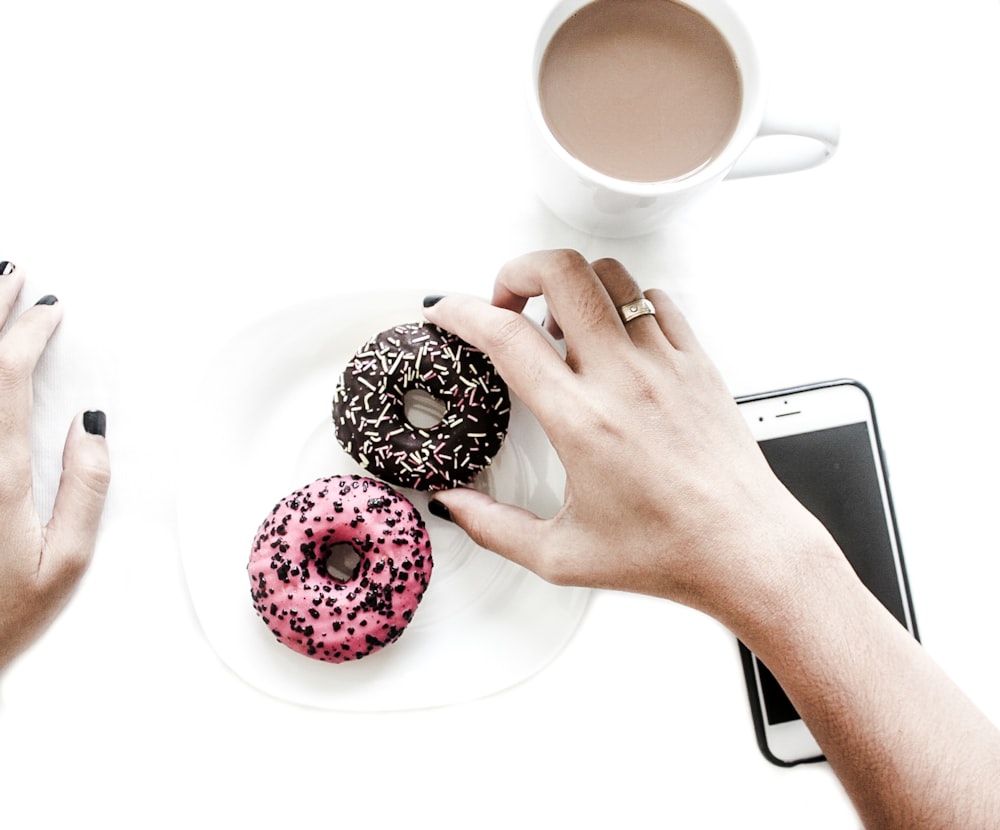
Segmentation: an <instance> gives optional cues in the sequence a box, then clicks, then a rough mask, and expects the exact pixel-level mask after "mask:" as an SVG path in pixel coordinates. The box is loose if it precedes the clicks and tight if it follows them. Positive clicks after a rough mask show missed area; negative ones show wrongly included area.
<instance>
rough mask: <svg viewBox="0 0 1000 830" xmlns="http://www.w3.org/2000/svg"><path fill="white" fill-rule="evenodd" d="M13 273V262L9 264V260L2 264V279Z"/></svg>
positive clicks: (0, 268) (0, 270) (0, 275)
mask: <svg viewBox="0 0 1000 830" xmlns="http://www.w3.org/2000/svg"><path fill="white" fill-rule="evenodd" d="M13 273H14V263H13V262H7V260H4V261H3V262H0V277H6V276H7V275H8V274H13Z"/></svg>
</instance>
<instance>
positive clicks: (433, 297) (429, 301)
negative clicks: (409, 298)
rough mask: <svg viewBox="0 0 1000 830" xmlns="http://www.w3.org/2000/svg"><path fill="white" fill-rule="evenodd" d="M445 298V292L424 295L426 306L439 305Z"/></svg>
mask: <svg viewBox="0 0 1000 830" xmlns="http://www.w3.org/2000/svg"><path fill="white" fill-rule="evenodd" d="M443 299H444V294H428V295H427V296H426V297H424V308H430V307H431V306H432V305H437V304H438V303H439V302H440V301H441V300H443Z"/></svg>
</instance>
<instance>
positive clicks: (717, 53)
mask: <svg viewBox="0 0 1000 830" xmlns="http://www.w3.org/2000/svg"><path fill="white" fill-rule="evenodd" d="M741 97H742V85H741V82H740V73H739V69H738V68H737V66H736V57H735V55H734V54H733V51H732V49H731V48H730V47H729V44H728V43H727V42H726V40H725V38H723V37H722V34H721V33H720V32H719V30H718V29H716V28H715V27H714V26H713V25H712V24H711V23H709V22H708V20H706V19H705V17H703V16H702V15H701V14H699V13H698V12H696V11H694V10H693V9H691V8H689V7H687V6H683V5H681V4H680V3H674V2H670V0H655V2H650V0H594V2H592V3H589V4H588V5H586V6H584V7H583V8H581V9H580V10H579V11H578V12H576V14H574V15H572V16H571V17H570V18H569V19H568V20H566V22H565V23H563V24H562V26H560V27H559V29H558V31H556V33H555V35H553V37H552V39H551V40H550V41H549V43H548V47H547V48H546V50H545V54H544V56H543V57H542V64H541V68H540V70H539V73H538V98H539V102H540V104H541V108H542V114H543V116H544V118H545V123H546V124H547V125H548V127H549V129H550V130H551V131H552V134H553V135H554V136H555V137H556V138H557V139H558V141H559V143H560V144H561V145H562V146H563V147H565V148H566V150H567V151H568V152H569V153H571V154H572V155H573V156H575V157H576V158H578V159H580V161H582V162H583V163H584V164H586V165H587V166H588V167H591V168H593V169H594V170H598V171H600V172H602V173H606V174H607V175H609V176H613V177H614V178H616V179H624V180H626V181H632V182H658V181H664V180H666V179H676V178H679V177H681V176H685V175H687V174H688V173H691V172H693V171H695V170H698V169H700V168H701V167H703V166H704V165H705V164H707V163H708V162H710V161H711V160H712V159H713V158H715V157H716V156H717V155H719V153H720V152H721V151H722V150H723V149H724V148H725V146H726V144H727V143H728V142H729V139H730V138H732V135H733V132H734V130H735V129H736V124H737V122H738V121H739V117H740V99H741Z"/></svg>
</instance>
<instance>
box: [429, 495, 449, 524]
mask: <svg viewBox="0 0 1000 830" xmlns="http://www.w3.org/2000/svg"><path fill="white" fill-rule="evenodd" d="M427 509H428V510H430V511H431V515H432V516H437V517H438V518H439V519H444V520H445V521H446V522H453V521H455V520H454V519H453V518H452V517H451V511H450V510H449V509H448V508H447V507H445V506H444V505H443V504H442V503H441V502H439V501H438V500H437V499H431V500H430V501H429V502H427Z"/></svg>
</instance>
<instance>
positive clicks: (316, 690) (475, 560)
mask: <svg viewBox="0 0 1000 830" xmlns="http://www.w3.org/2000/svg"><path fill="white" fill-rule="evenodd" d="M420 296H422V295H413V296H400V295H388V296H387V295H384V294H379V295H370V294H369V295H353V296H347V297H332V298H329V299H321V300H315V301H312V302H309V303H308V304H305V305H302V306H298V307H295V308H291V309H288V310H286V311H282V312H279V313H276V314H274V315H272V316H270V317H268V318H266V319H263V320H261V321H259V322H258V323H256V324H254V325H253V326H251V327H249V328H248V329H246V330H245V331H244V332H243V333H242V334H240V335H239V336H237V337H236V338H235V339H234V340H233V341H232V342H231V343H230V344H229V346H228V347H227V348H226V349H225V350H224V351H223V352H222V353H221V354H220V355H218V356H217V357H216V358H215V359H214V360H212V361H210V362H209V363H208V364H207V365H208V366H209V367H210V368H209V371H208V374H207V376H206V378H205V379H204V382H203V383H202V384H201V385H200V387H199V388H198V390H197V392H196V398H195V401H194V403H195V405H196V407H197V411H198V412H199V418H198V425H197V430H196V431H195V432H194V433H193V434H192V435H191V436H190V441H188V442H186V443H187V446H188V447H189V448H190V455H189V457H187V458H185V459H184V465H183V467H182V469H184V470H185V474H186V476H187V483H186V485H185V486H183V487H182V488H181V489H182V491H183V492H181V493H180V494H179V520H180V531H181V549H182V554H181V556H182V560H183V563H184V570H185V574H186V576H187V581H188V586H189V588H190V592H191V597H192V600H193V603H194V607H195V610H196V612H197V614H198V618H199V620H200V622H201V624H202V627H203V629H204V631H205V634H206V636H207V637H208V640H209V641H210V643H211V644H212V646H213V647H214V648H215V650H216V651H217V652H218V654H219V656H220V657H221V658H222V659H223V660H224V661H225V662H226V663H227V664H228V665H229V666H230V667H231V668H232V669H233V670H234V671H236V673H237V674H239V675H240V676H241V677H242V678H243V679H244V680H246V681H247V682H248V683H250V684H252V685H253V686H256V687H257V688H259V689H260V690H262V691H264V692H267V693H269V694H271V695H274V696H276V697H279V698H282V699H285V700H289V701H292V702H295V703H301V704H306V705H312V706H319V707H323V708H329V709H340V710H349V711H376V710H401V709H413V708H422V707H429V706H441V705H444V704H449V703H455V702H459V701H464V700H470V699H474V698H477V697H482V696H484V695H488V694H492V693H494V692H497V691H500V690H502V689H504V688H507V687H510V686H512V685H514V684H516V683H518V682H520V681H522V680H524V679H525V678H527V677H529V676H531V675H532V674H534V673H535V672H537V671H539V670H540V669H542V668H543V667H544V666H545V665H547V664H548V663H549V662H550V661H551V660H552V659H553V658H554V657H555V656H556V655H557V654H558V653H559V651H560V650H561V649H562V648H563V646H564V645H565V644H566V643H567V642H568V641H569V639H570V637H572V635H573V633H574V631H575V630H576V627H577V625H578V624H579V622H580V619H581V618H582V616H583V614H584V611H585V609H586V605H587V600H588V597H589V592H588V591H586V590H583V589H572V588H560V587H556V586H553V585H550V584H548V583H547V582H545V581H543V580H541V579H539V578H538V577H536V576H535V575H534V574H532V573H530V572H528V571H526V570H525V569H523V568H521V567H519V566H517V565H514V564H512V563H510V562H508V561H507V560H505V559H502V558H501V557H499V556H497V555H495V554H493V553H491V552H489V551H485V550H483V549H481V548H479V547H478V546H476V545H475V544H474V543H472V542H471V541H470V540H469V538H468V537H467V536H466V535H465V534H464V533H463V532H462V531H461V530H460V529H459V528H458V527H457V526H455V525H453V524H451V523H449V522H446V521H442V520H440V519H437V518H436V517H434V516H431V515H430V513H429V512H428V510H427V501H428V497H427V495H426V494H424V493H419V492H416V491H413V490H402V491H401V492H403V493H404V494H405V495H406V496H407V497H408V498H410V500H411V501H413V503H414V504H415V505H416V506H417V508H418V509H419V510H420V512H421V515H422V516H423V517H424V521H425V522H426V523H427V526H428V531H429V533H430V537H431V544H432V547H433V556H434V571H433V575H432V577H431V582H430V586H429V587H428V590H427V593H426V594H425V595H424V599H423V602H422V603H421V605H420V608H419V609H418V611H417V613H416V614H415V616H414V618H413V622H412V623H411V624H410V625H409V627H408V628H407V630H406V632H405V633H404V634H403V636H402V637H401V638H400V639H399V640H398V641H397V642H396V643H394V644H393V645H391V646H389V647H388V648H385V649H383V650H382V651H379V652H376V653H375V654H372V655H369V656H368V657H365V658H364V659H363V660H360V661H357V662H351V663H341V664H337V665H334V664H328V663H323V662H320V661H316V660H312V659H309V658H307V657H303V656H301V655H299V654H296V653H294V652H292V651H291V650H289V649H288V648H286V647H285V646H282V645H281V644H280V643H278V642H277V640H276V639H275V638H274V637H273V635H272V634H271V633H270V631H269V630H268V629H267V626H266V625H264V623H263V622H261V620H260V619H259V618H258V617H257V615H256V613H255V611H254V609H253V605H252V603H251V601H250V588H249V582H248V580H247V575H246V564H247V559H248V557H249V554H250V545H251V543H252V541H253V538H254V533H255V531H256V530H257V527H258V526H259V524H260V522H261V521H262V520H263V519H264V518H265V516H266V515H267V514H268V512H269V511H270V510H271V508H272V507H273V506H274V505H275V503H276V502H277V501H278V500H279V499H281V498H282V497H284V496H285V495H286V494H288V493H290V492H291V491H293V490H294V489H296V488H297V487H299V486H301V485H303V484H305V483H307V482H310V481H313V480H315V479H317V478H322V477H325V476H329V475H347V474H351V473H358V474H361V475H367V473H366V471H365V470H363V469H362V468H360V467H359V466H358V465H357V464H356V463H355V462H354V461H353V460H352V459H351V458H350V457H349V456H347V455H346V454H345V453H344V452H343V450H342V449H341V448H340V445H339V444H338V443H337V440H336V436H335V435H334V430H333V423H332V420H331V417H330V410H331V402H332V398H333V390H334V386H335V384H336V382H337V378H338V377H339V375H340V372H341V371H342V370H343V368H344V366H345V365H346V364H347V362H348V360H350V358H351V357H352V355H353V354H354V352H355V351H356V350H357V348H358V347H359V346H360V345H361V344H362V343H363V342H364V341H365V340H366V339H367V338H368V337H370V336H371V335H373V334H375V333H377V332H379V331H382V330H384V329H386V328H389V327H391V326H393V325H396V324H398V323H405V322H411V321H415V320H420V319H421V315H420V308H421V305H420ZM564 481H565V478H564V473H563V469H562V466H561V465H560V464H559V461H558V459H557V457H556V455H555V452H554V451H553V450H552V448H551V445H550V444H549V442H548V440H547V438H546V437H545V434H544V433H543V432H542V430H541V428H540V427H539V426H538V424H537V422H536V421H535V420H534V418H533V417H532V416H531V414H530V413H529V412H528V411H527V410H526V408H525V407H524V406H523V404H521V402H520V401H518V400H516V399H514V400H513V401H512V411H511V423H510V431H509V433H508V437H507V441H506V442H505V444H504V446H503V449H502V450H501V451H500V453H499V454H498V455H497V457H496V459H494V462H493V464H492V465H491V466H490V467H489V468H488V469H487V470H485V471H484V472H483V473H481V474H480V476H479V478H478V479H477V481H476V483H475V486H477V487H479V488H481V489H485V490H487V491H488V492H490V493H491V494H492V495H493V496H494V497H496V498H498V499H500V500H503V501H506V502H510V503H514V504H520V505H522V506H525V507H528V508H529V509H531V510H533V511H535V512H536V513H538V514H539V515H552V514H553V513H555V511H556V510H558V508H559V506H560V504H561V503H562V492H563V484H564Z"/></svg>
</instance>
